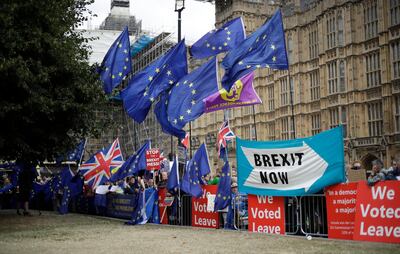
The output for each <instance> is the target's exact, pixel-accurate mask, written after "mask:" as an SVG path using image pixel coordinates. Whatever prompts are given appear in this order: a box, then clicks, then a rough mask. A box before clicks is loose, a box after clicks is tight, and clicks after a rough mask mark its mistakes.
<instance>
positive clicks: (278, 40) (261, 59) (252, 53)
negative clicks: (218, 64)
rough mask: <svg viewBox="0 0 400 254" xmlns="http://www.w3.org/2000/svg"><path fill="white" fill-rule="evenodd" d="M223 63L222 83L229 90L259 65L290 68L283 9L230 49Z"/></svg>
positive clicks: (283, 68) (282, 68) (280, 68)
mask: <svg viewBox="0 0 400 254" xmlns="http://www.w3.org/2000/svg"><path fill="white" fill-rule="evenodd" d="M222 66H223V67H224V69H225V75H224V77H223V78H222V86H223V87H224V88H225V89H226V90H228V91H229V89H230V88H231V86H232V85H233V84H234V83H235V82H236V81H237V80H238V79H239V78H241V77H242V76H244V75H245V74H247V73H249V72H251V71H253V70H254V69H256V68H263V67H267V68H272V69H278V70H287V69H288V68H289V64H288V59H287V55H286V44H285V33H284V30H283V23H282V14H281V11H280V10H278V11H277V12H275V14H274V15H273V16H272V18H271V19H270V20H268V22H266V23H265V24H264V25H262V26H261V27H260V28H259V29H257V30H256V31H255V32H254V33H252V34H251V35H250V36H249V37H248V38H247V39H246V40H244V41H243V42H242V43H241V44H240V45H239V46H238V47H236V48H234V49H233V50H231V51H230V52H229V53H228V54H227V55H226V56H225V58H224V59H223V61H222Z"/></svg>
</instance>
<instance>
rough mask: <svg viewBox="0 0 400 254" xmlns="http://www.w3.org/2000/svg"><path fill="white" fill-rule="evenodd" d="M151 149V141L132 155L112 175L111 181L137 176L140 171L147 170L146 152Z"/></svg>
mask: <svg viewBox="0 0 400 254" xmlns="http://www.w3.org/2000/svg"><path fill="white" fill-rule="evenodd" d="M148 149H150V141H146V142H145V143H144V145H143V146H142V147H141V148H140V149H139V150H137V151H136V152H135V153H134V154H132V155H131V156H130V157H129V158H128V159H127V160H126V161H125V162H124V164H122V166H121V167H120V168H119V169H118V170H117V171H116V172H114V173H113V174H112V175H111V178H110V181H111V182H116V181H118V180H121V179H124V178H125V177H128V176H133V175H136V174H137V173H138V172H139V171H140V170H145V169H146V150H148Z"/></svg>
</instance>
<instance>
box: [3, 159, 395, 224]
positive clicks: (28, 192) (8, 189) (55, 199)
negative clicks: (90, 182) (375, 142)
mask: <svg viewBox="0 0 400 254" xmlns="http://www.w3.org/2000/svg"><path fill="white" fill-rule="evenodd" d="M162 165H163V167H162V169H161V170H159V171H154V173H151V172H148V171H141V174H139V175H136V176H129V177H126V178H125V179H122V180H119V181H117V182H114V183H111V182H106V183H105V184H103V185H100V186H98V187H97V188H96V189H94V190H92V189H91V188H90V187H89V186H87V185H84V186H83V189H82V190H83V191H82V195H81V196H82V197H83V198H92V199H93V200H94V204H95V211H96V213H97V214H99V215H106V214H105V211H106V200H107V199H106V197H107V195H109V194H112V195H119V194H125V195H135V196H136V197H137V196H138V195H139V193H140V192H141V191H144V190H146V189H148V188H154V189H160V188H165V187H166V186H167V181H168V173H169V171H170V169H169V165H170V163H169V162H168V161H166V163H165V162H164V163H163V164H162ZM350 169H351V170H361V169H362V166H361V163H360V162H359V161H356V162H354V163H353V164H352V166H351V167H350ZM1 173H2V174H1V178H0V208H1V209H4V208H11V207H13V208H17V213H18V214H21V215H25V216H31V212H30V211H29V201H30V200H31V199H32V194H33V192H34V191H33V190H34V189H35V188H34V185H44V184H46V183H47V182H49V181H51V180H52V179H53V178H54V177H53V176H51V175H48V176H45V175H40V174H38V171H37V170H36V168H35V167H34V166H33V165H27V166H25V167H23V169H22V170H21V171H20V172H19V174H18V178H17V179H18V180H17V181H16V180H15V179H13V175H12V174H13V171H8V172H7V171H2V172H1ZM236 175H237V172H236V168H235V167H234V166H233V167H232V178H231V191H232V194H231V195H232V196H231V200H232V202H231V204H230V205H229V206H228V207H227V208H226V209H223V210H220V211H219V212H220V214H221V216H220V218H221V221H222V223H221V227H224V228H231V229H233V228H234V226H235V225H238V223H240V221H239V219H240V218H245V217H247V195H245V194H240V193H239V192H238V188H237V186H238V185H237V177H236ZM220 177H221V169H219V168H217V165H214V170H213V171H212V173H210V174H209V175H206V176H204V179H203V180H204V182H205V183H206V184H208V185H218V184H219V181H220ZM385 180H400V160H399V159H394V160H393V161H392V165H391V167H389V168H387V169H385V168H384V165H383V162H382V161H381V160H380V159H376V160H374V161H372V170H371V172H370V173H369V174H368V177H367V183H368V184H369V185H370V186H372V185H374V184H375V183H377V182H379V181H385ZM64 191H65V190H64V189H63V188H58V189H55V190H54V193H53V194H52V197H51V200H52V208H53V209H54V210H59V209H60V207H61V203H62V199H63V194H64ZM176 194H177V193H176V192H174V191H172V192H167V194H166V196H167V197H173V196H175V195H176ZM36 200H39V203H36V207H43V206H45V201H44V198H43V197H40V196H39V197H37V199H36ZM12 201H13V202H12ZM10 204H11V205H10ZM31 205H32V204H31ZM174 209H177V206H175V208H174ZM21 210H22V211H21ZM168 213H169V214H177V211H172V210H171V208H169V210H168ZM233 213H235V214H233ZM233 220H236V221H233Z"/></svg>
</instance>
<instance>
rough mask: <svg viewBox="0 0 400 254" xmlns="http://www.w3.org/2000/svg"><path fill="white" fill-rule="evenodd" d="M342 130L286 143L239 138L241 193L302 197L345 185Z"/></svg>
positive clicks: (238, 153)
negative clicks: (336, 185)
mask: <svg viewBox="0 0 400 254" xmlns="http://www.w3.org/2000/svg"><path fill="white" fill-rule="evenodd" d="M342 132H343V128H342V127H341V126H340V127H337V128H334V129H331V130H328V131H324V132H321V133H319V134H317V135H315V136H312V137H308V138H301V139H294V140H284V141H261V142H258V141H251V140H243V139H240V138H236V157H237V164H238V185H239V191H240V192H243V193H247V194H254V195H265V196H299V195H305V194H311V193H316V192H318V191H321V190H323V188H324V187H326V186H329V185H332V184H336V183H341V182H344V181H345V172H344V151H343V134H342Z"/></svg>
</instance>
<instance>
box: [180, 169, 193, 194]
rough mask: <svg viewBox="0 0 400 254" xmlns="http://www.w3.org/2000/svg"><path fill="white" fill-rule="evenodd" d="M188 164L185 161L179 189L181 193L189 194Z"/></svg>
mask: <svg viewBox="0 0 400 254" xmlns="http://www.w3.org/2000/svg"><path fill="white" fill-rule="evenodd" d="M190 163H191V161H187V162H186V165H185V172H184V173H183V176H182V182H181V184H180V188H181V190H182V191H184V192H186V193H189V192H190V181H189V178H190V177H189V171H190Z"/></svg>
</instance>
